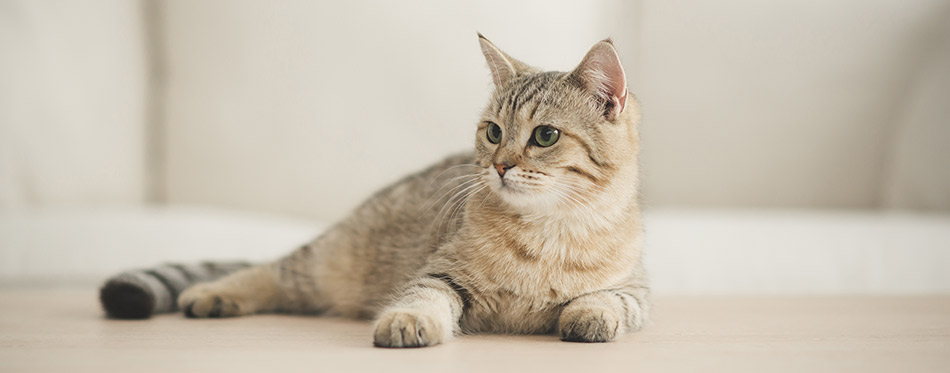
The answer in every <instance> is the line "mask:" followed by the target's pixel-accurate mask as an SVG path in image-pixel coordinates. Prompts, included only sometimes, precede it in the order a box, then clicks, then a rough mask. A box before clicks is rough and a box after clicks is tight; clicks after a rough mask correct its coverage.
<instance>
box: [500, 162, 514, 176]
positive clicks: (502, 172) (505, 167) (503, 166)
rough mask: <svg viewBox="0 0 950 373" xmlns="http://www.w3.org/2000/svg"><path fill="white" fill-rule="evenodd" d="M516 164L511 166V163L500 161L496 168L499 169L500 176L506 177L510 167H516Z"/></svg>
mask: <svg viewBox="0 0 950 373" xmlns="http://www.w3.org/2000/svg"><path fill="white" fill-rule="evenodd" d="M514 166H515V165H510V166H509V165H506V164H504V163H498V164H495V170H496V171H498V176H500V177H505V172H507V171H508V169H510V168H512V167H514Z"/></svg>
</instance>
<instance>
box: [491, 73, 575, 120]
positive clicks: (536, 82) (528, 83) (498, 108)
mask: <svg viewBox="0 0 950 373" xmlns="http://www.w3.org/2000/svg"><path fill="white" fill-rule="evenodd" d="M563 74H564V73H560V72H556V71H548V72H543V73H538V74H531V75H526V76H523V77H519V78H518V79H516V80H515V81H513V82H511V84H509V85H508V87H507V88H506V89H505V90H504V92H503V93H502V94H500V95H498V97H497V98H496V101H495V115H496V116H498V117H499V118H506V119H507V120H508V121H509V122H512V121H514V120H515V116H516V115H517V113H519V112H520V111H521V110H524V109H526V108H530V112H529V115H528V120H530V119H532V118H534V114H536V113H537V110H538V108H539V107H540V106H541V104H542V102H541V101H542V100H541V99H543V98H544V97H546V96H547V95H546V94H545V93H547V91H549V90H551V89H552V88H553V87H551V83H552V82H555V81H556V80H558V78H560V76H561V75H563ZM528 103H532V105H527V104H528ZM546 103H549V102H546Z"/></svg>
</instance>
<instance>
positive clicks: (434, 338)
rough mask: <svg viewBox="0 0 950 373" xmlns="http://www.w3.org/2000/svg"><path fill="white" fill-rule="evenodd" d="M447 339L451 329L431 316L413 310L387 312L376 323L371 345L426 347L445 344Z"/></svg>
mask: <svg viewBox="0 0 950 373" xmlns="http://www.w3.org/2000/svg"><path fill="white" fill-rule="evenodd" d="M449 337H451V328H450V327H449V326H446V325H443V322H441V321H440V320H439V319H438V318H437V317H434V316H433V315H429V314H426V313H424V312H421V311H419V310H413V309H400V310H388V311H385V312H383V314H382V315H381V316H380V317H379V320H377V321H376V332H375V334H374V336H373V345H374V346H376V347H426V346H432V345H437V344H439V343H442V342H445V341H447V340H448V339H449Z"/></svg>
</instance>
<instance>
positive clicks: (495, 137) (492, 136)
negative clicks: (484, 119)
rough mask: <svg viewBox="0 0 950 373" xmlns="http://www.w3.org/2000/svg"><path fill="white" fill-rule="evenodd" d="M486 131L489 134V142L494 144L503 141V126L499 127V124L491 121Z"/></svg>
mask: <svg viewBox="0 0 950 373" xmlns="http://www.w3.org/2000/svg"><path fill="white" fill-rule="evenodd" d="M485 132H486V134H487V135H488V142H490V143H492V144H497V143H500V142H501V127H498V125H497V124H495V123H491V122H489V123H488V128H487V129H486V130H485Z"/></svg>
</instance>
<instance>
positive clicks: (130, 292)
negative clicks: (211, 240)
mask: <svg viewBox="0 0 950 373" xmlns="http://www.w3.org/2000/svg"><path fill="white" fill-rule="evenodd" d="M250 266H251V264H250V263H247V262H226V263H217V262H215V263H213V262H203V263H200V264H190V265H181V264H164V265H161V266H158V267H154V268H145V269H138V270H132V271H127V272H122V273H120V274H118V275H115V276H112V277H111V278H109V279H108V280H106V283H105V285H103V286H102V288H101V289H99V301H100V302H102V308H103V309H105V311H106V314H108V315H109V316H110V317H114V318H118V319H147V318H149V317H151V316H152V315H153V314H158V313H168V312H175V311H178V304H177V303H178V302H177V300H178V294H181V292H182V291H184V290H185V289H187V288H188V287H189V286H191V285H194V284H197V283H200V282H207V281H214V280H217V279H219V278H221V277H224V276H225V275H227V274H230V273H232V272H235V271H237V270H240V269H244V268H247V267H250Z"/></svg>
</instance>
